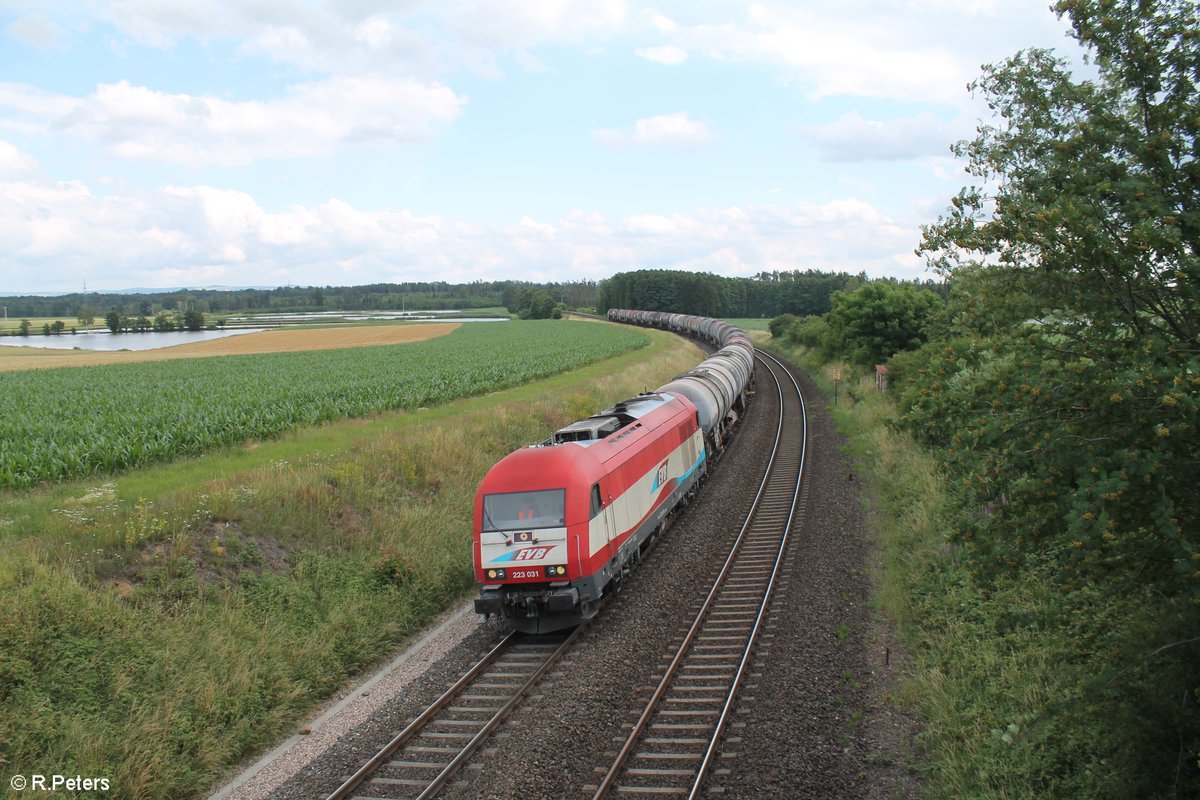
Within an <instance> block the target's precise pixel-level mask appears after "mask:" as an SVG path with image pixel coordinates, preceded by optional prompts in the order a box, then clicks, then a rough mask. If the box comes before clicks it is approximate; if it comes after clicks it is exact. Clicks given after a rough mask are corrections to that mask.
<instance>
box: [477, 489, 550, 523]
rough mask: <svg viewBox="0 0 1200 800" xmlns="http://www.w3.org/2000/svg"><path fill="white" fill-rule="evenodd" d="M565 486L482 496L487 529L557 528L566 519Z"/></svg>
mask: <svg viewBox="0 0 1200 800" xmlns="http://www.w3.org/2000/svg"><path fill="white" fill-rule="evenodd" d="M566 494H567V493H566V490H565V489H546V490H543V491H538V492H505V493H504V494H485V495H484V496H483V529H484V530H485V531H515V530H523V531H527V530H529V529H531V528H557V527H561V526H562V525H563V523H564V522H565V519H566V517H565V514H566Z"/></svg>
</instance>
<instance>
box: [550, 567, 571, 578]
mask: <svg viewBox="0 0 1200 800" xmlns="http://www.w3.org/2000/svg"><path fill="white" fill-rule="evenodd" d="M566 574H567V568H566V567H563V566H550V567H546V577H548V578H553V577H554V576H556V575H557V576H560V577H561V576H563V575H566Z"/></svg>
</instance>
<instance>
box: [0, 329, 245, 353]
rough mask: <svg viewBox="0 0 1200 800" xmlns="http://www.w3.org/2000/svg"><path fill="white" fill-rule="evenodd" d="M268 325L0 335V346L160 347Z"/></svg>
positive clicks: (243, 331) (136, 348)
mask: <svg viewBox="0 0 1200 800" xmlns="http://www.w3.org/2000/svg"><path fill="white" fill-rule="evenodd" d="M262 330H266V329H265V328H229V329H226V330H216V331H168V332H163V333H155V332H147V333H113V332H112V331H80V332H79V333H60V334H56V335H51V336H43V335H42V334H40V333H34V334H30V335H29V336H0V345H12V346H16V347H52V348H54V349H56V350H74V349H75V348H79V349H80V350H157V349H158V348H160V347H174V346H175V345H178V344H191V343H192V342H206V341H208V340H209V339H223V338H225V337H226V336H237V335H238V334H240V333H257V332H258V331H262Z"/></svg>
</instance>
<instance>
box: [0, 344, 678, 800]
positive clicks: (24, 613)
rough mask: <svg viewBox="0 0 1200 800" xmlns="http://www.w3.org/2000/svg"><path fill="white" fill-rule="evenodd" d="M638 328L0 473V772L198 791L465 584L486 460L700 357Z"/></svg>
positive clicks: (159, 792)
mask: <svg viewBox="0 0 1200 800" xmlns="http://www.w3.org/2000/svg"><path fill="white" fill-rule="evenodd" d="M576 324H578V323H576ZM587 327H588V328H592V327H593V326H587ZM597 327H599V326H597ZM648 335H649V337H650V340H651V345H650V346H649V347H647V348H645V349H642V350H639V351H635V352H631V353H626V354H624V355H622V356H619V357H616V358H613V359H609V360H606V361H603V362H598V363H596V364H593V365H591V366H589V367H586V368H583V369H579V370H575V371H573V372H571V373H566V374H561V375H559V376H556V377H553V378H549V379H546V380H542V381H538V382H534V383H530V384H526V385H522V386H517V387H514V388H511V389H507V390H504V391H502V392H497V393H493V394H490V395H487V396H483V397H474V398H468V399H462V400H457V401H453V402H451V403H448V404H445V405H441V406H437V407H433V408H430V409H428V410H424V411H411V412H383V413H378V414H375V415H372V416H370V417H368V418H365V419H360V420H351V421H342V422H334V423H329V424H326V425H323V426H319V427H316V428H306V429H299V430H296V431H294V432H291V433H288V434H286V435H284V436H282V437H280V438H279V439H277V440H273V441H269V442H263V443H251V444H246V445H242V446H237V447H231V448H227V449H225V450H223V451H221V452H217V453H212V454H209V455H204V456H200V457H195V458H189V459H182V460H180V461H178V462H177V463H174V464H171V465H169V466H152V467H147V468H143V469H140V470H134V471H129V472H125V473H122V474H119V475H115V476H112V477H110V478H107V479H100V480H96V479H93V480H86V481H73V482H64V483H61V484H58V485H54V486H44V487H40V488H35V489H30V490H21V491H13V490H10V491H7V492H4V493H3V494H2V495H0V509H2V510H0V529H3V530H4V535H6V536H7V542H6V547H5V549H4V550H3V551H0V767H3V769H0V772H3V773H7V774H10V775H11V774H14V773H19V772H21V771H22V770H24V771H26V772H29V771H32V770H33V769H34V768H37V769H39V770H42V771H44V772H46V773H53V772H59V773H63V774H71V775H75V774H80V775H84V776H92V777H108V778H110V779H111V780H112V785H113V788H112V790H111V791H110V792H109V793H108V794H107V795H106V796H107V797H113V798H190V797H198V796H202V795H204V794H205V793H206V790H210V789H212V788H213V787H214V786H215V785H216V784H217V783H219V782H220V780H221V779H222V778H224V777H227V776H228V775H229V774H230V773H231V771H232V770H233V769H234V767H235V765H236V764H237V763H238V762H239V761H240V760H242V759H244V758H246V757H248V756H250V755H251V754H253V753H255V752H256V751H259V750H261V749H262V748H264V747H267V746H269V745H270V744H271V743H272V742H274V741H276V740H277V739H278V738H280V737H282V736H286V735H287V734H288V732H289V731H290V730H291V729H292V726H294V725H295V724H296V723H297V722H298V721H299V720H300V719H302V718H303V717H304V716H305V715H307V714H309V713H311V710H312V709H313V708H314V707H315V706H316V705H317V704H318V703H320V702H321V700H322V699H323V698H325V697H326V696H327V695H329V694H330V693H331V692H332V691H333V690H335V689H336V688H337V687H338V686H340V685H341V684H342V683H343V682H344V681H345V680H347V679H348V678H349V677H350V676H352V675H353V674H355V673H357V672H358V671H360V670H362V669H364V668H365V667H367V666H369V665H370V664H372V663H376V662H378V661H380V660H381V659H383V658H384V657H385V656H386V654H387V653H389V652H390V651H391V650H392V649H393V648H394V647H395V646H397V644H398V643H400V642H402V641H403V640H404V639H405V638H406V637H408V636H410V635H412V634H413V633H415V632H416V631H418V630H420V628H421V627H422V626H423V625H425V624H427V623H428V622H429V621H430V620H431V619H433V617H434V616H435V615H436V614H437V613H438V611H440V610H441V609H443V608H445V607H446V606H447V605H448V604H450V603H452V602H456V601H457V600H459V599H461V598H462V597H463V596H464V594H466V593H467V592H469V591H470V590H471V587H472V580H471V558H470V525H471V508H472V499H473V495H474V491H475V488H476V487H477V485H478V482H479V480H481V478H482V476H483V474H484V473H485V472H486V470H487V469H488V468H489V467H490V466H491V465H492V464H493V463H495V461H497V460H499V458H501V457H502V456H503V455H505V454H506V453H508V452H509V451H511V450H512V449H513V448H515V447H517V446H520V445H521V444H525V443H528V442H531V441H535V440H538V439H540V438H542V437H544V436H545V435H546V433H547V432H548V431H550V430H552V429H553V428H555V427H556V426H559V425H561V424H563V423H565V422H567V421H570V420H572V419H575V418H577V417H578V416H580V415H582V414H586V413H590V412H592V411H594V410H596V409H598V408H600V407H603V406H604V405H605V404H607V403H611V402H612V401H614V400H617V399H620V398H622V397H625V396H629V395H630V394H633V393H635V392H637V391H640V390H642V389H644V388H646V387H647V386H650V387H652V386H656V385H659V384H661V383H662V382H665V381H666V380H668V379H669V378H670V377H671V376H673V375H675V374H677V373H678V372H680V371H682V370H683V369H686V368H688V367H690V366H693V365H694V364H695V363H696V361H697V360H698V358H699V356H698V354H697V351H696V349H695V348H694V347H693V346H691V345H688V344H686V343H684V342H682V341H681V340H679V339H677V338H676V337H673V336H670V335H668V334H665V333H662V332H650V333H649V334H648Z"/></svg>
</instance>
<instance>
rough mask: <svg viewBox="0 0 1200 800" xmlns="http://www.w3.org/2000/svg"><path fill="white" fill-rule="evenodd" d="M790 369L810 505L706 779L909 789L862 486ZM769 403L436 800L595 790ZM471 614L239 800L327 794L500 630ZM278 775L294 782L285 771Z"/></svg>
mask: <svg viewBox="0 0 1200 800" xmlns="http://www.w3.org/2000/svg"><path fill="white" fill-rule="evenodd" d="M797 374H798V375H800V377H801V378H802V382H801V385H802V387H803V388H804V390H805V392H806V395H807V399H808V404H809V406H808V412H809V429H810V436H811V437H812V440H811V442H812V443H811V445H810V456H809V464H808V468H809V475H808V479H807V480H808V483H807V488H806V490H805V491H806V511H805V513H804V516H803V518H802V519H801V521H800V522H799V525H798V528H797V529H796V530H795V531H794V533H793V540H792V544H791V547H790V550H789V555H788V559H787V568H786V571H787V576H786V577H787V581H786V584H785V586H784V587H783V588H782V589H781V590H780V591H778V592H777V594H776V597H775V601H774V602H775V610H776V612H777V613H775V614H774V615H773V618H772V622H771V624H770V626H769V627H768V628H767V630H766V632H765V638H764V641H763V643H762V644H761V645H760V647H759V650H758V652H757V654H756V657H755V662H754V668H753V672H752V676H751V678H750V679H749V683H748V685H747V686H746V687H745V688H744V690H743V697H742V699H741V701H740V702H739V706H738V709H737V718H736V722H735V723H734V726H733V728H732V729H731V730H730V732H729V733H728V739H727V745H726V753H725V757H723V758H722V759H721V761H720V763H719V764H718V773H717V775H715V776H714V777H713V778H712V779H710V781H709V785H710V788H717V787H719V789H720V791H721V796H722V797H726V798H735V799H736V798H775V797H779V798H804V797H813V798H829V797H880V798H883V797H904V796H915V794H916V788H915V784H914V783H913V781H912V779H911V776H909V775H908V774H907V773H905V772H904V770H902V769H901V768H900V767H899V766H897V764H898V763H900V761H901V760H902V759H903V758H905V757H906V756H907V753H908V748H909V744H908V742H909V741H910V739H911V735H912V731H911V724H910V723H909V722H908V721H907V720H906V719H904V718H903V717H901V716H899V715H897V714H895V713H894V712H891V711H890V708H889V705H888V703H887V702H886V697H887V688H888V686H889V685H890V680H891V675H890V673H889V669H890V668H894V666H895V664H896V660H897V659H896V657H895V656H896V655H897V654H896V648H895V645H889V642H890V639H888V636H887V634H888V632H887V630H886V628H885V627H883V626H882V624H881V623H880V622H879V620H878V619H876V617H875V616H874V615H873V614H872V612H871V611H870V609H869V608H868V607H867V605H866V601H867V598H868V597H869V596H870V585H869V576H868V564H869V560H870V558H871V552H872V551H871V545H870V542H869V534H868V528H867V525H866V521H865V518H864V513H863V510H862V503H861V498H860V491H859V488H860V487H859V484H858V482H857V480H855V479H854V476H853V471H852V468H851V466H850V464H849V463H848V460H847V458H846V457H845V455H844V454H843V453H841V452H840V451H839V447H838V446H839V437H838V435H837V433H836V430H835V429H834V426H833V423H832V420H831V419H830V417H829V414H828V413H827V412H826V410H825V405H824V404H825V399H824V398H823V396H822V395H821V394H820V393H819V392H818V390H817V389H816V387H815V386H814V385H812V384H811V382H809V381H808V380H807V378H806V377H805V376H803V375H802V374H800V373H797ZM774 403H775V400H774V397H773V396H769V393H768V392H766V391H764V392H763V393H762V394H761V395H760V396H759V397H757V398H756V399H755V401H754V405H753V406H752V409H751V412H750V413H749V414H748V415H747V418H746V420H745V421H744V423H743V425H742V427H741V430H740V431H739V432H738V435H737V437H736V439H735V440H734V443H733V444H732V445H731V447H730V448H729V449H728V450H727V451H726V453H725V455H724V456H723V457H722V458H721V459H720V461H719V462H718V463H717V464H716V465H715V466H714V468H713V470H712V475H711V476H710V478H709V480H708V481H707V484H706V485H705V487H704V488H703V489H702V490H701V492H700V494H699V496H698V498H697V500H696V501H695V502H693V503H692V504H691V506H689V507H688V508H687V509H685V510H684V511H683V512H682V513H681V514H679V515H678V516H677V517H676V518H675V520H674V522H673V524H672V525H671V527H670V529H669V530H668V531H667V532H666V534H665V535H664V536H663V537H662V541H661V542H660V543H659V544H658V546H657V547H655V549H654V551H653V552H652V553H651V555H650V557H649V558H647V559H646V560H644V561H643V563H642V565H641V567H640V568H639V569H638V570H637V572H635V573H634V574H633V576H631V577H630V578H629V579H628V580H627V581H626V582H625V588H624V590H623V591H622V593H621V594H620V595H618V596H617V597H616V598H614V600H613V601H612V602H610V603H609V604H608V606H607V607H606V608H605V609H604V610H603V611H602V612H601V614H600V616H599V617H598V619H597V622H596V624H594V625H593V626H592V628H591V629H590V630H589V631H588V632H587V633H586V634H585V635H584V636H583V637H582V639H581V641H580V642H579V643H578V644H577V646H576V647H575V648H574V650H573V652H572V653H571V654H570V655H568V656H567V658H566V660H565V661H564V663H563V664H562V665H560V666H559V668H557V669H556V670H554V672H553V673H552V677H551V678H550V679H549V680H548V682H547V683H545V684H544V686H543V687H542V688H541V689H540V690H539V693H538V694H535V695H533V696H531V697H529V698H527V699H526V701H525V703H524V704H523V705H522V706H521V707H520V708H518V709H517V711H516V712H515V714H514V716H513V717H512V718H511V719H510V720H509V721H508V722H507V723H506V724H505V725H504V726H503V727H502V728H501V730H500V731H499V732H498V734H497V735H496V736H495V737H494V738H493V740H492V742H491V743H490V744H488V745H486V746H485V748H484V750H483V752H482V755H481V757H478V758H476V759H475V763H474V764H472V765H471V766H470V767H469V768H467V769H465V770H464V771H463V772H462V773H460V774H459V775H458V776H457V777H456V779H455V780H454V781H453V782H452V783H451V784H450V785H449V786H448V787H447V788H446V790H445V791H444V793H443V796H445V797H451V798H467V799H469V800H474V799H475V798H520V799H521V800H524V799H525V798H529V799H530V800H533V799H534V798H582V797H590V796H591V792H590V791H587V790H585V786H587V785H592V786H594V785H595V784H596V783H597V782H598V781H599V778H600V777H601V776H602V771H600V772H598V771H597V770H598V768H602V767H607V765H608V763H610V762H611V758H612V756H613V755H614V754H615V752H616V750H617V748H618V747H619V745H620V742H621V741H623V739H624V736H625V730H626V729H625V728H623V725H627V724H628V723H632V722H633V721H634V719H635V718H636V714H637V713H638V711H640V710H641V707H642V704H643V702H644V700H645V698H646V697H647V695H648V691H649V688H650V687H651V686H652V684H653V682H655V681H656V680H657V676H655V675H654V674H653V673H654V671H655V670H656V669H659V668H660V667H661V666H662V665H663V664H664V663H665V660H666V659H669V657H670V655H671V654H672V653H673V652H674V649H675V646H676V645H677V643H678V642H679V640H680V639H681V638H682V634H683V632H684V630H686V628H687V626H688V624H689V623H690V619H691V616H690V615H691V614H692V613H693V612H694V610H695V609H696V608H697V607H698V606H699V604H700V602H701V600H702V599H703V596H704V594H705V593H706V591H707V589H708V587H709V586H710V585H711V583H712V580H713V577H714V576H715V574H716V572H717V570H718V569H719V567H720V565H721V563H722V561H723V560H724V557H725V554H726V552H727V550H728V546H729V543H730V542H731V541H732V540H733V538H734V536H736V533H737V530H738V528H739V526H740V523H741V519H742V516H743V514H744V512H745V510H746V508H747V507H748V505H749V502H750V500H751V499H752V497H753V488H754V487H756V485H757V480H758V476H759V475H760V474H761V470H762V464H763V462H764V457H765V454H766V453H767V452H768V450H769V448H770V441H771V439H772V437H773V432H774V424H773V420H772V419H771V414H772V411H773V409H772V408H771V407H770V406H773V405H774ZM466 616H467V619H468V620H469V624H459V625H456V626H454V627H453V630H452V631H449V632H446V633H445V634H444V636H443V637H442V638H441V639H440V640H439V643H438V644H437V645H436V647H434V648H433V649H432V650H429V651H428V653H427V654H426V656H425V657H424V659H422V660H421V661H420V666H421V667H422V669H418V668H417V661H416V660H414V662H413V664H411V665H410V667H409V668H408V669H407V670H406V674H405V675H404V676H402V677H401V678H399V679H397V680H396V681H394V682H393V683H392V684H391V685H390V688H389V689H388V690H387V692H386V693H385V692H384V691H383V690H382V689H372V690H371V692H370V696H371V697H375V696H376V695H377V694H378V695H380V696H379V697H375V700H376V701H377V704H376V705H375V707H374V710H373V714H372V715H370V716H369V717H368V716H365V714H366V712H362V713H363V714H364V715H363V716H358V715H354V716H350V717H347V723H346V724H343V725H342V726H341V727H339V728H337V729H334V728H332V727H331V728H330V729H329V731H328V733H327V734H326V735H325V737H324V740H323V741H322V742H321V743H320V746H319V747H317V746H313V751H314V752H313V753H309V752H307V751H306V752H305V753H304V754H303V756H302V757H299V758H296V759H294V763H292V764H290V765H289V766H287V767H286V768H285V767H283V766H280V767H279V768H278V770H279V771H278V772H272V776H273V777H272V779H271V780H272V782H271V783H269V784H268V783H264V784H263V785H264V786H267V785H269V788H267V789H266V793H259V794H251V793H246V794H236V795H233V797H235V798H237V800H250V798H260V797H264V796H269V797H272V798H280V799H281V800H283V799H287V800H291V799H292V798H323V797H324V796H326V795H327V794H328V793H329V792H330V791H332V790H333V789H334V788H336V787H337V786H338V785H340V783H341V782H342V781H343V780H344V778H345V777H346V776H348V775H349V774H350V773H351V772H353V771H354V770H355V769H357V768H358V766H359V765H360V764H361V763H363V762H364V761H365V760H366V759H367V758H369V757H370V756H371V755H373V753H374V752H375V751H376V750H377V749H378V748H380V747H382V746H383V744H385V743H386V742H387V741H388V740H389V739H390V738H391V737H392V736H393V735H394V734H395V732H396V731H398V730H399V729H400V728H401V727H403V725H404V723H405V722H406V721H407V720H409V719H411V718H412V717H414V716H415V715H416V714H418V713H419V712H420V711H421V710H422V709H423V708H424V706H425V705H427V704H428V703H430V702H432V701H433V700H434V699H435V698H436V697H437V696H438V695H440V693H441V691H442V690H443V689H444V688H445V687H446V686H447V685H449V683H451V682H452V681H453V680H455V679H457V678H458V677H459V676H460V675H461V674H462V672H464V671H465V670H466V669H467V668H468V667H469V666H470V664H471V663H473V662H474V661H475V660H476V659H477V658H478V657H480V656H481V655H482V654H483V653H484V652H486V650H487V649H489V648H490V647H491V646H492V645H493V644H494V643H495V642H497V641H498V640H499V638H500V637H501V636H502V634H503V627H502V626H501V625H500V624H499V623H498V622H497V621H495V620H493V621H491V622H489V623H486V624H481V623H479V622H477V620H478V617H475V616H473V615H466ZM888 647H891V654H892V658H891V659H889V660H890V667H889V668H885V667H884V660H885V655H884V653H885V652H887V651H886V648H888ZM881 651H883V652H881ZM418 673H419V674H418ZM635 709H636V711H635ZM335 730H336V733H335V732H334V731H335ZM317 732H318V731H314V733H317ZM330 739H336V741H334V742H333V743H332V744H330V743H329V740H330ZM322 749H323V752H321V753H319V754H316V753H315V751H317V750H322ZM286 771H291V772H292V777H291V778H290V779H286V780H284V778H282V777H280V776H281V775H282V774H284V773H285V772H286ZM246 788H247V789H248V788H249V784H247V786H246Z"/></svg>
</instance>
